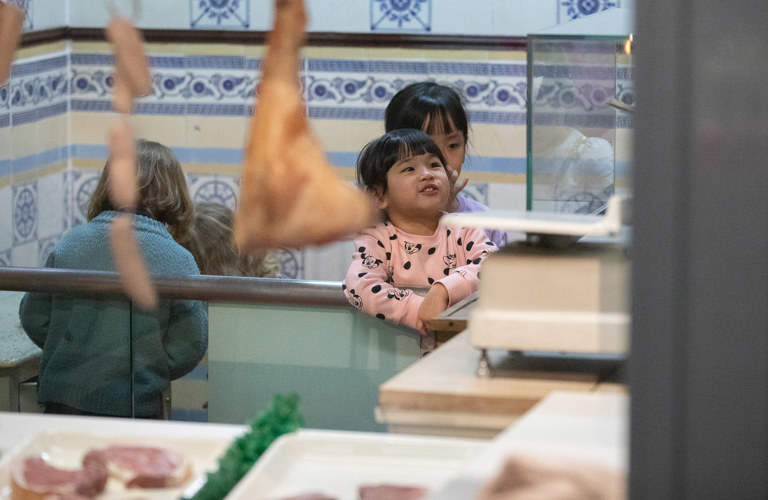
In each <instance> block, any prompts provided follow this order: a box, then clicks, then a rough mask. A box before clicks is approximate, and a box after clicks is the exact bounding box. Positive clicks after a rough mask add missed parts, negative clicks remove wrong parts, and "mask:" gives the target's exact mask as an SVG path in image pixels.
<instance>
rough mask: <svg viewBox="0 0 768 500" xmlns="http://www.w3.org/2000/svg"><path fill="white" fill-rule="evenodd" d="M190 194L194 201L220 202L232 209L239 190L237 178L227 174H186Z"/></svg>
mask: <svg viewBox="0 0 768 500" xmlns="http://www.w3.org/2000/svg"><path fill="white" fill-rule="evenodd" d="M187 183H188V185H189V192H190V196H191V197H192V201H194V202H195V203H201V202H209V203H220V204H222V205H225V206H227V207H229V208H231V209H232V210H234V209H235V205H236V203H237V195H238V193H239V192H240V187H239V186H238V179H237V178H236V177H233V176H227V175H196V174H190V175H188V176H187Z"/></svg>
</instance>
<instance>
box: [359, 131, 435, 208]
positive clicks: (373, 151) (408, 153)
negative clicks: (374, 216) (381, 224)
mask: <svg viewBox="0 0 768 500" xmlns="http://www.w3.org/2000/svg"><path fill="white" fill-rule="evenodd" d="M424 154H431V155H435V156H436V157H437V158H439V159H440V163H442V164H443V168H445V158H444V157H443V153H441V152H440V148H439V147H438V146H437V144H435V141H433V140H432V138H431V137H430V136H429V135H427V134H426V132H422V131H421V130H417V129H412V128H406V129H397V130H392V131H390V132H387V133H386V134H384V135H382V136H381V137H379V138H378V139H374V140H373V141H371V142H369V143H368V144H367V145H366V146H365V147H364V148H363V150H362V151H360V155H359V156H358V157H357V183H358V185H359V186H360V187H361V188H362V189H364V190H366V191H369V192H371V193H374V194H377V195H379V196H380V195H382V194H384V193H386V192H387V172H389V169H390V168H392V166H393V165H394V164H395V163H397V162H399V161H402V160H404V159H406V158H410V157H413V156H419V155H424Z"/></svg>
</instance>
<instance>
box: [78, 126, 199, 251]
mask: <svg viewBox="0 0 768 500" xmlns="http://www.w3.org/2000/svg"><path fill="white" fill-rule="evenodd" d="M136 170H137V174H138V179H137V185H138V190H139V196H138V202H137V204H136V212H137V213H139V214H142V215H147V216H149V217H152V218H153V219H155V220H157V221H160V222H162V223H164V224H165V225H166V226H168V232H170V233H171V236H173V237H174V239H175V240H176V241H177V242H179V243H182V242H184V241H186V239H187V238H188V235H189V229H190V228H191V226H192V222H193V220H194V205H193V204H192V199H191V198H190V196H189V191H188V190H187V179H186V177H185V176H184V171H183V170H182V169H181V164H180V163H179V160H178V159H177V158H176V155H175V154H174V153H173V151H172V150H171V149H170V148H168V147H166V146H163V145H162V144H160V143H159V142H153V141H147V140H144V139H139V140H137V141H136ZM109 172H110V161H109V160H107V163H106V165H105V166H104V171H103V172H102V174H101V178H100V179H99V183H98V184H97V185H96V189H94V191H93V194H92V195H91V200H90V203H89V205H88V220H89V221H90V220H91V219H93V218H94V217H96V216H97V215H99V214H100V213H101V212H103V211H105V210H120V209H121V208H122V207H116V206H114V205H113V204H112V201H111V200H110V192H109Z"/></svg>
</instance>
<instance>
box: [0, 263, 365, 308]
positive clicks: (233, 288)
mask: <svg viewBox="0 0 768 500" xmlns="http://www.w3.org/2000/svg"><path fill="white" fill-rule="evenodd" d="M152 283H153V284H154V286H155V288H156V290H157V293H158V295H159V296H160V297H161V298H176V299H187V300H205V301H208V302H243V303H258V304H270V305H294V306H319V307H351V306H350V304H349V302H347V299H346V297H344V293H343V292H342V290H341V282H340V281H306V280H295V279H280V278H250V277H239V276H208V275H203V276H178V275H175V276H167V275H153V276H152ZM0 290H8V291H18V292H42V293H53V294H57V293H66V294H77V295H80V296H91V297H99V298H104V297H108V296H109V297H125V294H124V292H123V287H122V285H121V283H120V276H119V275H118V274H117V273H113V272H105V271H84V270H80V269H52V268H35V267H3V268H0Z"/></svg>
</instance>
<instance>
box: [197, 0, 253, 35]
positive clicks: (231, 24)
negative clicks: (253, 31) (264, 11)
mask: <svg viewBox="0 0 768 500" xmlns="http://www.w3.org/2000/svg"><path fill="white" fill-rule="evenodd" d="M189 2H190V20H189V27H190V28H191V29H243V28H245V29H248V27H249V19H250V16H249V13H248V10H249V5H250V1H249V0H189Z"/></svg>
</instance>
